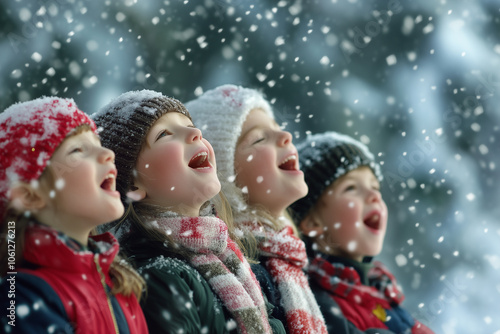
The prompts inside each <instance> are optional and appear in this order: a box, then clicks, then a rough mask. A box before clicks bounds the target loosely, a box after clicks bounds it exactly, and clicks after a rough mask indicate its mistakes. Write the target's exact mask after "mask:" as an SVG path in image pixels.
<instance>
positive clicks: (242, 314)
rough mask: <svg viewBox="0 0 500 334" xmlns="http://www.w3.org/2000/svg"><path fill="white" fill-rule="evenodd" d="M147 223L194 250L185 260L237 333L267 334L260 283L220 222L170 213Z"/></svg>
mask: <svg viewBox="0 0 500 334" xmlns="http://www.w3.org/2000/svg"><path fill="white" fill-rule="evenodd" d="M151 224H152V225H154V226H156V227H159V228H160V229H161V230H162V231H164V232H165V233H166V234H168V235H170V236H171V237H172V238H173V240H174V242H176V243H177V245H178V246H180V247H183V248H186V249H188V250H190V251H191V252H193V253H194V255H193V256H192V257H190V258H189V259H188V260H189V261H190V263H191V265H192V266H193V267H194V268H196V269H197V270H198V272H199V273H200V274H201V275H202V276H203V277H204V278H205V279H206V280H207V282H208V284H210V286H211V287H212V289H213V290H214V291H215V293H216V294H217V295H218V296H219V298H220V299H221V301H222V302H223V304H224V305H225V306H226V308H227V309H228V310H229V311H230V312H231V314H232V316H233V318H234V319H235V320H236V323H237V329H238V332H239V333H258V334H260V333H271V327H270V326H269V321H268V318H267V310H266V306H265V303H264V299H263V297H262V291H261V289H260V285H259V283H258V282H257V279H256V278H255V275H254V274H253V272H252V270H251V269H250V265H249V264H248V262H247V260H246V259H245V257H244V256H243V254H242V253H241V251H240V249H239V248H238V246H237V245H236V243H235V242H234V241H233V240H231V238H230V237H229V234H228V230H227V226H226V224H225V223H224V221H222V220H221V219H219V218H217V217H211V216H203V217H180V216H174V217H161V218H159V219H158V218H157V220H156V222H152V223H151Z"/></svg>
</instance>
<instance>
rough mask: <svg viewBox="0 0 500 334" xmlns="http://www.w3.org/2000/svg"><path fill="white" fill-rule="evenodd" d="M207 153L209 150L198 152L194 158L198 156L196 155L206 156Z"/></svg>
mask: <svg viewBox="0 0 500 334" xmlns="http://www.w3.org/2000/svg"><path fill="white" fill-rule="evenodd" d="M206 155H208V153H207V152H200V153H198V154H197V155H195V156H194V157H193V158H196V157H201V156H206Z"/></svg>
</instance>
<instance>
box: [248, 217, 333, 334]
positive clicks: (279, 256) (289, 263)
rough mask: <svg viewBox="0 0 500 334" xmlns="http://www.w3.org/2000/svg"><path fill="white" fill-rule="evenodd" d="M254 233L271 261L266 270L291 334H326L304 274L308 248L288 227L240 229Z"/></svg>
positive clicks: (262, 251)
mask: <svg viewBox="0 0 500 334" xmlns="http://www.w3.org/2000/svg"><path fill="white" fill-rule="evenodd" d="M240 226H241V227H243V228H246V229H247V230H249V232H251V233H253V235H254V236H255V238H256V239H257V242H258V247H259V251H260V252H259V255H260V256H264V257H266V258H268V259H267V260H266V262H265V266H266V268H267V270H268V271H269V273H270V274H271V276H272V277H273V279H274V281H275V282H276V285H277V287H278V290H279V292H280V293H281V305H282V306H283V308H284V309H285V314H286V320H287V326H288V329H289V331H290V333H300V334H304V333H311V334H318V333H327V330H326V325H325V320H324V319H323V315H322V314H321V311H320V309H319V306H318V303H317V302H316V299H315V298H314V295H313V293H312V291H311V288H310V287H309V283H308V281H307V277H306V275H305V274H304V272H303V271H302V268H304V267H305V266H306V265H307V263H308V261H307V254H306V250H305V245H304V242H303V241H302V240H300V239H299V238H297V237H296V236H295V235H294V234H293V229H292V228H291V227H290V226H286V227H285V228H284V229H282V230H281V231H280V232H276V231H275V230H273V229H272V228H271V227H269V226H267V225H264V226H258V225H257V224H255V223H243V224H241V225H240Z"/></svg>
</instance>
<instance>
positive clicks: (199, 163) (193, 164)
mask: <svg viewBox="0 0 500 334" xmlns="http://www.w3.org/2000/svg"><path fill="white" fill-rule="evenodd" d="M188 166H189V167H190V168H193V169H205V168H210V167H212V166H211V165H210V162H209V161H208V153H207V152H200V153H198V154H196V155H195V156H194V157H192V158H191V160H190V161H189V164H188Z"/></svg>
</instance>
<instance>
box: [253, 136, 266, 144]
mask: <svg viewBox="0 0 500 334" xmlns="http://www.w3.org/2000/svg"><path fill="white" fill-rule="evenodd" d="M264 139H265V138H264V137H262V138H259V139H257V140H255V141H254V142H253V143H252V145H255V144H258V143H260V142H261V141H264Z"/></svg>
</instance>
